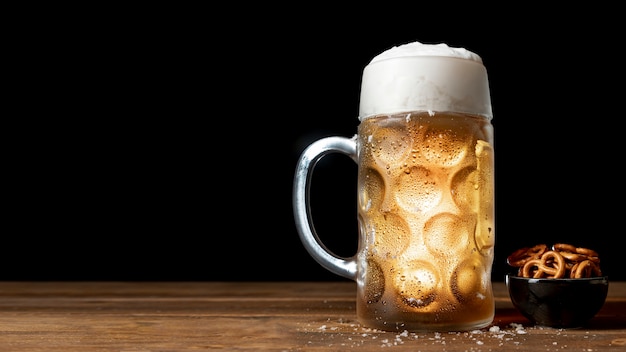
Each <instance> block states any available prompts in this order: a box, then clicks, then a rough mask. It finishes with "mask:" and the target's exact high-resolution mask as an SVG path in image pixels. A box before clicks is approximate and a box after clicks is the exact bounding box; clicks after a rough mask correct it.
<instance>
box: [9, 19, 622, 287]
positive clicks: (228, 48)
mask: <svg viewBox="0 0 626 352" xmlns="http://www.w3.org/2000/svg"><path fill="white" fill-rule="evenodd" d="M170 10H171V9H167V8H161V9H152V10H148V9H141V10H137V9H136V10H134V11H133V12H132V13H125V12H118V13H111V16H84V17H82V18H80V19H76V18H73V19H72V21H71V22H69V23H70V24H68V23H67V22H65V23H64V22H62V21H59V22H58V23H54V25H53V26H50V27H48V28H46V30H36V31H33V32H31V33H29V39H30V40H29V41H28V42H27V43H23V44H21V46H22V48H21V49H23V50H21V51H18V53H16V60H15V61H16V62H15V63H14V64H15V66H14V68H15V67H16V68H17V69H15V70H14V71H13V72H14V73H16V76H17V79H16V80H15V81H14V82H12V83H11V84H12V87H11V88H12V89H11V93H10V94H9V100H11V101H10V103H11V104H12V106H13V107H14V108H16V109H15V110H13V111H12V112H7V114H9V115H8V116H15V118H14V119H10V120H11V121H13V122H12V123H11V126H9V127H8V128H7V130H5V135H6V138H7V139H6V140H7V142H8V143H5V149H4V153H3V155H4V167H3V173H4V175H5V177H6V178H5V180H6V181H5V188H4V189H5V192H4V193H5V195H6V197H4V199H5V205H6V210H5V212H4V216H3V218H4V219H5V220H4V223H5V224H6V226H5V227H4V231H3V234H2V238H3V242H2V247H1V248H2V250H3V251H2V252H3V254H2V256H0V265H1V268H2V270H0V280H344V279H343V278H340V277H337V276H336V275H334V274H332V273H330V272H328V271H326V269H324V268H322V267H321V266H320V265H318V264H317V263H316V262H315V261H314V260H313V259H311V257H310V256H309V255H308V253H307V252H306V250H305V249H304V247H303V246H302V244H301V242H300V239H299V238H298V234H297V232H296V230H295V227H294V220H293V212H292V207H291V195H292V182H293V175H294V171H295V165H296V161H297V158H298V157H299V155H300V153H301V152H302V151H303V150H304V148H305V147H306V146H307V145H308V144H309V143H311V142H312V141H314V140H316V139H318V138H321V137H324V136H331V135H340V136H347V137H350V136H352V135H353V134H354V133H355V132H356V127H357V124H358V119H357V114H358V104H359V92H360V79H361V74H362V70H363V68H364V67H365V65H366V64H367V63H368V62H369V60H371V58H373V57H374V56H375V55H377V54H378V53H380V52H382V51H384V50H387V49H389V48H390V47H392V46H395V45H400V44H404V43H407V42H411V41H421V42H424V43H440V42H444V43H447V44H448V45H450V46H455V47H464V48H467V49H469V50H471V51H474V52H475V53H477V54H479V55H480V56H481V57H482V59H483V62H484V64H485V66H486V67H487V72H488V75H489V81H490V87H491V95H492V106H493V112H494V119H493V121H492V123H493V125H494V128H495V153H496V154H495V155H496V251H495V260H494V268H493V279H494V280H496V281H502V280H503V276H504V274H505V273H506V272H508V271H509V268H508V267H507V265H506V262H505V260H506V256H507V255H508V254H509V253H511V252H512V251H513V250H515V249H517V248H520V247H523V246H532V245H535V244H539V243H546V244H552V243H557V242H565V243H571V244H574V245H577V246H582V247H588V248H592V249H595V250H597V251H598V252H599V253H600V256H601V259H602V268H603V270H604V273H606V274H607V275H609V276H610V278H612V279H622V280H623V279H626V276H625V274H624V272H623V267H624V264H623V260H624V258H623V256H624V250H623V249H622V248H620V244H619V243H621V242H623V241H622V240H621V237H623V227H621V226H622V222H623V215H622V212H623V209H624V205H623V202H622V200H623V196H624V190H623V187H622V179H623V177H622V176H621V172H620V171H619V170H620V169H621V163H622V161H623V160H624V158H623V146H622V142H623V138H621V135H622V134H621V133H620V131H619V128H618V127H617V126H620V125H621V120H623V110H624V109H623V104H622V102H623V100H624V98H623V89H622V87H621V83H620V81H619V80H618V79H619V77H623V72H622V71H623V70H622V69H621V68H619V67H621V66H620V65H621V61H622V60H621V59H620V58H619V57H618V56H616V55H614V48H615V46H619V45H618V43H615V42H614V41H615V40H616V39H617V33H618V32H617V31H616V30H615V28H612V22H611V21H600V22H594V25H593V26H590V25H588V23H589V21H591V18H595V17H596V14H594V13H588V12H586V10H585V9H579V10H581V13H580V15H575V16H573V17H572V16H570V17H564V16H562V15H561V14H549V13H545V11H543V10H542V11H538V10H537V9H533V10H527V11H521V12H518V10H519V9H515V8H513V7H512V8H511V10H506V11H502V12H500V13H499V14H497V15H496V13H498V12H497V11H500V10H496V9H492V11H491V12H490V13H491V14H489V13H488V12H482V11H476V13H477V14H473V13H472V12H466V11H465V10H463V9H458V12H455V15H454V16H452V15H451V14H448V13H447V12H446V15H445V16H444V15H442V12H441V10H440V9H438V10H436V11H438V12H437V14H439V15H437V16H435V15H428V14H429V11H431V10H430V9H422V10H421V12H420V11H418V12H409V11H404V10H402V9H400V8H383V9H372V10H374V11H372V12H371V13H369V14H367V15H364V14H357V13H349V12H347V13H341V14H340V13H337V12H336V11H334V10H333V11H331V10H322V9H315V8H313V7H311V8H303V9H282V11H284V12H274V11H275V10H277V9H269V8H264V9H254V8H249V7H243V8H242V9H240V12H234V11H233V12H228V13H224V12H222V11H216V10H212V9H209V10H207V9H182V8H179V9H175V10H173V9H172V10H171V11H170ZM261 10H264V11H265V12H262V11H261ZM448 10H449V11H452V10H453V9H448ZM475 10H478V9H475ZM605 10H606V11H608V12H610V11H609V10H608V9H605ZM493 11H496V12H493ZM556 18H558V22H555V21H554V20H555V19H556ZM616 84H617V85H616ZM313 182H314V183H313V190H312V194H313V202H314V209H315V210H314V219H315V222H316V227H317V230H318V233H319V234H320V236H321V237H322V239H323V241H324V243H325V244H326V245H327V246H328V247H329V248H331V249H332V250H333V251H335V252H336V253H337V254H340V255H343V256H350V255H352V254H353V253H354V251H355V250H356V241H357V234H356V231H357V230H356V228H357V227H356V218H355V216H356V203H355V196H356V189H355V182H356V165H355V164H353V163H352V161H350V160H349V159H348V158H346V157H342V156H328V157H326V158H324V159H323V160H322V161H321V162H320V163H319V164H318V166H317V168H316V171H315V176H314V181H313Z"/></svg>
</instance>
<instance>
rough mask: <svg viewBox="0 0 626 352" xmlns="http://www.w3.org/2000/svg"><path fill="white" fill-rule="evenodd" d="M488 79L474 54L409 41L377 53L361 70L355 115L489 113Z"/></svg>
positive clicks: (480, 61)
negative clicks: (359, 97) (423, 112)
mask: <svg viewBox="0 0 626 352" xmlns="http://www.w3.org/2000/svg"><path fill="white" fill-rule="evenodd" d="M489 94H490V93H489V82H488V79H487V71H486V69H485V66H484V65H483V61H482V59H481V57H480V56H478V55H477V54H475V53H473V52H471V51H469V50H467V49H465V48H454V47H450V46H448V45H447V44H443V43H440V44H423V43H420V42H412V43H408V44H404V45H400V46H395V47H393V48H391V49H389V50H386V51H384V52H382V53H380V54H379V55H377V56H375V57H374V58H373V59H372V60H371V61H370V63H369V64H368V65H367V66H366V67H365V69H364V70H363V78H362V82H361V99H360V106H359V119H360V120H361V121H363V120H364V119H366V118H368V117H373V116H377V115H389V114H396V113H402V112H411V111H451V112H459V113H468V114H473V115H482V116H484V117H486V118H488V119H491V118H492V116H493V115H492V111H491V98H490V95H489Z"/></svg>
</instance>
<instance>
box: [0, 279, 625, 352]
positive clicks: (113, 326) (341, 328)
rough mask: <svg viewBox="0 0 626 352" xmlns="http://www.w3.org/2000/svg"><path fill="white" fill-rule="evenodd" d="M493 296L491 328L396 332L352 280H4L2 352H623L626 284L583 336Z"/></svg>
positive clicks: (616, 286)
mask: <svg viewBox="0 0 626 352" xmlns="http://www.w3.org/2000/svg"><path fill="white" fill-rule="evenodd" d="M494 291H495V294H496V317H495V319H494V322H493V324H492V325H491V326H490V327H489V328H485V329H480V330H476V331H471V332H452V333H419V334H416V333H401V334H399V333H394V332H383V331H378V330H371V329H366V328H362V327H360V325H359V324H358V322H357V321H356V315H355V297H354V296H355V294H356V291H355V284H354V283H352V282H0V351H2V352H5V351H7V352H8V351H16V352H17V351H29V352H36V351H65V352H72V351H81V352H89V351H125V352H126V351H128V352H130V351H132V352H145V351H202V350H224V351H261V350H271V351H346V350H381V349H382V350H387V349H390V350H393V351H564V350H572V351H586V352H590V351H616V352H617V351H620V352H622V351H626V282H612V283H611V284H610V286H609V297H608V298H607V301H606V303H605V305H604V307H603V308H602V310H601V311H600V313H598V315H597V316H596V317H595V318H594V319H593V320H592V321H591V323H590V324H589V326H587V327H585V328H580V329H565V330H564V329H551V328H542V327H535V326H532V325H530V324H529V322H528V321H527V320H526V319H525V318H524V317H522V316H521V315H520V314H519V313H518V312H517V311H516V310H515V309H514V308H513V306H512V304H511V302H510V300H509V298H508V294H507V292H506V288H505V287H504V283H502V282H496V283H494Z"/></svg>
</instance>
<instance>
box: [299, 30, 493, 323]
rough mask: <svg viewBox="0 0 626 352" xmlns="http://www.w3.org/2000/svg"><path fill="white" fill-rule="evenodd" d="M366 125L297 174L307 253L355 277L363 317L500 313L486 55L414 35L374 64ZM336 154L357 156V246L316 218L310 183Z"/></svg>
mask: <svg viewBox="0 0 626 352" xmlns="http://www.w3.org/2000/svg"><path fill="white" fill-rule="evenodd" d="M358 118H359V121H360V124H359V125H358V128H357V134H356V135H355V136H354V137H352V138H347V137H341V136H332V137H325V138H322V139H319V140H317V141H315V142H313V143H311V144H310V145H309V146H308V147H307V148H306V149H305V150H304V151H303V153H302V155H301V156H300V159H299V161H298V164H297V166H296V172H295V177H294V184H293V210H294V216H295V223H296V227H297V230H298V233H299V236H300V239H301V240H302V243H303V244H304V246H305V248H306V249H307V251H308V253H310V255H311V256H312V257H313V258H314V259H315V260H316V261H317V262H318V263H319V264H321V265H322V266H323V267H324V268H326V269H327V270H329V271H331V272H333V273H335V274H337V275H340V276H343V277H345V278H349V279H351V280H354V281H355V282H356V285H357V297H356V314H357V319H358V321H359V322H360V323H361V325H363V326H364V327H370V328H376V329H380V330H387V331H404V330H407V331H418V332H419V331H463V330H471V329H478V328H482V327H486V326H488V325H489V324H491V322H492V321H493V318H494V314H495V303H494V297H493V292H492V284H491V268H492V263H493V256H494V244H495V228H494V224H495V219H494V216H495V209H494V151H493V127H492V125H491V119H492V110H491V99H490V92H489V84H488V79H487V72H486V69H485V67H484V65H483V62H482V59H481V58H480V57H479V56H478V55H477V54H475V53H473V52H471V51H469V50H466V49H463V48H453V47H449V46H448V45H446V44H422V43H419V42H413V43H408V44H405V45H401V46H397V47H393V48H391V49H389V50H387V51H385V52H383V53H381V54H380V55H378V56H376V57H374V58H373V59H372V60H371V62H370V63H369V64H368V65H367V66H366V67H365V69H364V70H363V76H362V84H361V96H360V103H359V116H358ZM329 153H342V154H345V155H347V156H349V157H350V158H351V159H352V160H354V162H356V163H357V169H358V171H357V180H356V185H357V197H358V200H357V206H358V209H357V210H358V211H357V217H358V233H359V236H358V238H359V239H358V249H357V252H356V253H355V255H354V256H352V257H348V258H346V257H341V256H338V255H335V254H334V253H332V252H331V251H330V250H329V249H328V248H327V247H325V246H324V244H323V243H322V242H321V240H320V238H319V237H318V234H317V233H316V231H315V227H314V224H313V223H312V217H311V208H310V203H309V189H310V182H311V178H312V175H313V170H314V167H315V164H316V163H317V162H318V161H319V160H320V159H321V158H322V157H324V156H325V155H327V154H329Z"/></svg>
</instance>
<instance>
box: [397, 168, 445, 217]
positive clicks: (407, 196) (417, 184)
mask: <svg viewBox="0 0 626 352" xmlns="http://www.w3.org/2000/svg"><path fill="white" fill-rule="evenodd" d="M409 170H410V171H409V172H407V173H405V174H404V175H402V176H400V177H398V186H397V190H396V192H395V195H396V200H397V202H398V204H399V205H400V206H401V207H402V208H403V209H404V210H407V211H410V212H420V211H421V212H426V211H428V210H430V209H432V208H434V207H435V206H437V204H439V202H440V201H441V197H442V192H441V187H440V186H439V185H438V183H439V182H440V181H439V180H438V179H437V178H436V177H435V175H434V174H433V173H432V172H430V171H429V170H428V169H426V168H424V167H419V166H414V167H411V168H409Z"/></svg>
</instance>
